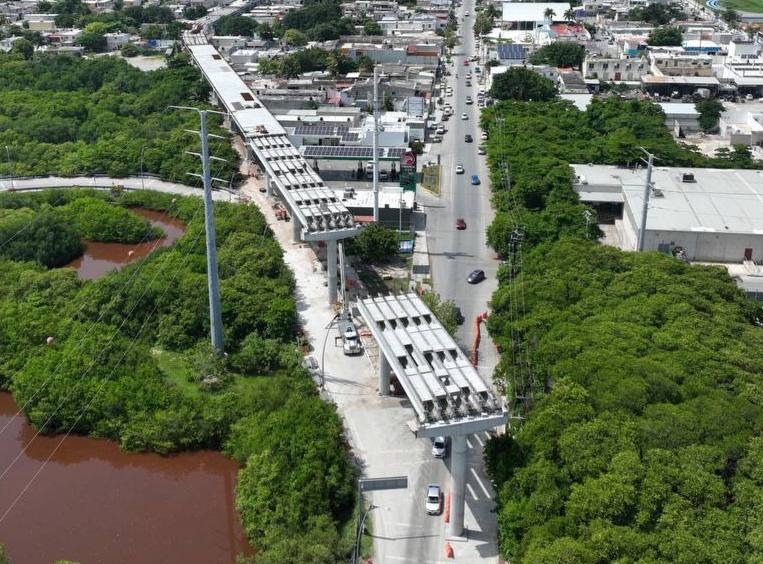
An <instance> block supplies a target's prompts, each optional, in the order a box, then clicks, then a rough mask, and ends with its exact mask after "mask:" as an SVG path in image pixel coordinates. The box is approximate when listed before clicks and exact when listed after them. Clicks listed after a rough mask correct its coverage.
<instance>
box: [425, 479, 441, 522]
mask: <svg viewBox="0 0 763 564" xmlns="http://www.w3.org/2000/svg"><path fill="white" fill-rule="evenodd" d="M426 510H427V514H429V515H439V514H440V511H441V510H442V493H441V492H440V486H438V485H437V484H429V485H428V486H427V496H426Z"/></svg>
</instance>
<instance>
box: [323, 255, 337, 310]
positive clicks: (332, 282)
mask: <svg viewBox="0 0 763 564" xmlns="http://www.w3.org/2000/svg"><path fill="white" fill-rule="evenodd" d="M336 250H337V245H336V240H331V241H326V273H327V274H328V278H329V280H328V287H329V303H330V304H331V305H334V304H335V303H336V299H337V297H336V294H337V292H336V278H337V266H336V260H337V255H336Z"/></svg>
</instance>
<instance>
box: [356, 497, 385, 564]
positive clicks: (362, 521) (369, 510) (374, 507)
mask: <svg viewBox="0 0 763 564" xmlns="http://www.w3.org/2000/svg"><path fill="white" fill-rule="evenodd" d="M378 508H379V506H378V505H374V504H373V503H372V504H371V505H369V506H368V509H366V511H365V513H363V518H362V519H361V520H360V528H359V529H358V537H357V539H356V541H355V552H354V557H353V559H352V561H353V564H355V563H357V561H358V557H359V556H360V539H361V538H362V537H363V527H365V525H366V517H368V514H369V513H371V511H373V510H374V509H378Z"/></svg>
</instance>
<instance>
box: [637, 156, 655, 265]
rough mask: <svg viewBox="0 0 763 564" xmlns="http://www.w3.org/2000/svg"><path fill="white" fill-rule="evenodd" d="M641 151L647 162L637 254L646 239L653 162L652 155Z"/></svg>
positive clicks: (641, 249)
mask: <svg viewBox="0 0 763 564" xmlns="http://www.w3.org/2000/svg"><path fill="white" fill-rule="evenodd" d="M641 150H642V151H644V152H645V153H646V155H647V157H649V160H647V161H646V164H647V168H646V182H645V183H644V206H643V207H642V208H641V227H640V228H639V231H638V248H637V250H638V252H642V251H643V250H644V239H645V237H646V216H647V211H648V209H649V196H650V195H651V193H652V161H653V160H654V155H652V153H650V152H649V151H647V150H646V149H644V148H643V147H641Z"/></svg>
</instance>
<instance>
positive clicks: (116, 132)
mask: <svg viewBox="0 0 763 564" xmlns="http://www.w3.org/2000/svg"><path fill="white" fill-rule="evenodd" d="M172 66H173V68H167V69H162V70H158V71H153V72H150V73H145V72H142V71H140V70H138V69H136V68H134V67H132V66H130V65H129V64H127V63H126V62H125V61H122V60H120V59H118V58H116V57H99V58H94V59H81V58H73V57H68V56H65V55H55V56H36V57H35V58H34V59H33V60H30V61H25V60H23V59H22V58H20V57H19V56H17V55H13V54H0V147H2V146H5V145H7V146H8V147H9V150H10V166H11V169H10V170H8V160H7V159H5V158H3V159H0V175H7V174H9V173H10V174H13V175H16V176H28V175H41V174H59V175H63V176H74V175H80V174H81V175H90V174H94V173H105V174H108V175H111V176H116V177H121V176H126V175H129V174H135V173H137V172H139V171H140V168H141V161H142V164H143V170H144V171H146V172H152V173H155V174H158V175H160V176H161V177H163V178H165V179H167V180H177V181H182V182H189V179H190V177H189V176H188V174H187V173H188V172H197V173H198V172H200V169H201V165H200V162H199V160H198V158H196V157H194V156H191V155H187V154H185V151H187V150H190V151H198V148H197V147H198V140H195V139H194V138H193V137H192V136H190V135H188V134H187V133H185V132H183V129H184V128H185V129H198V117H197V116H196V115H195V114H192V113H189V112H178V111H167V106H168V105H170V104H177V105H196V106H199V105H200V104H202V103H203V102H205V101H206V99H207V96H208V93H209V87H208V86H207V85H206V84H205V83H204V82H203V80H202V79H201V76H200V75H199V73H198V71H196V70H195V69H194V68H192V67H190V66H188V65H186V64H179V65H172ZM215 119H216V118H211V120H210V121H211V122H213V123H210V126H211V127H210V131H211V132H213V133H217V134H222V133H224V132H223V131H222V130H221V129H220V128H219V127H218V126H217V125H216V122H215ZM141 151H142V155H143V156H142V158H141ZM212 151H213V152H214V154H215V155H216V156H219V157H221V158H225V159H227V160H228V163H223V164H221V165H219V166H216V167H215V168H216V170H215V176H218V177H223V178H229V177H230V176H231V174H233V171H234V170H235V165H236V161H237V156H236V153H235V152H234V151H233V150H232V149H231V147H230V146H229V145H228V144H227V143H219V142H217V143H213V144H212ZM218 168H219V170H217V169H218Z"/></svg>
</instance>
